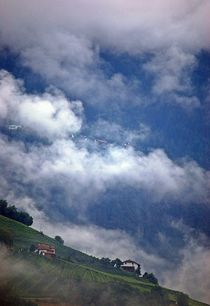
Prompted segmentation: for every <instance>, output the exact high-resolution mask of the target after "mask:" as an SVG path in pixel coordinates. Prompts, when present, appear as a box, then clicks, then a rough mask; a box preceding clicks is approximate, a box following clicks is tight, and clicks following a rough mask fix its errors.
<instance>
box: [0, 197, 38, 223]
mask: <svg viewBox="0 0 210 306" xmlns="http://www.w3.org/2000/svg"><path fill="white" fill-rule="evenodd" d="M0 215H3V216H5V217H7V218H10V219H13V220H16V221H19V222H21V223H23V224H25V225H28V226H30V225H32V223H33V218H32V217H31V216H30V215H29V214H28V213H27V212H25V211H19V210H18V209H17V208H16V207H15V206H14V205H12V206H8V203H7V201H5V200H0Z"/></svg>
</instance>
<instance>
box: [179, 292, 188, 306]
mask: <svg viewBox="0 0 210 306" xmlns="http://www.w3.org/2000/svg"><path fill="white" fill-rule="evenodd" d="M177 305H178V306H188V305H189V297H188V295H186V294H184V293H179V294H178V296H177Z"/></svg>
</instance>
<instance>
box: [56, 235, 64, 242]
mask: <svg viewBox="0 0 210 306" xmlns="http://www.w3.org/2000/svg"><path fill="white" fill-rule="evenodd" d="M55 240H56V241H58V242H59V243H60V244H64V240H63V239H62V238H61V236H55Z"/></svg>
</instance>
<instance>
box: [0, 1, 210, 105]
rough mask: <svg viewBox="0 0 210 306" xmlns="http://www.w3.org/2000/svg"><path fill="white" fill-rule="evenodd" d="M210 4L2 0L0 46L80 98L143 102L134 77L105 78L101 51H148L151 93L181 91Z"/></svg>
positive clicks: (205, 38)
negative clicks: (152, 75) (154, 77)
mask: <svg viewBox="0 0 210 306" xmlns="http://www.w3.org/2000/svg"><path fill="white" fill-rule="evenodd" d="M209 6H210V4H209V1H208V0H202V1H200V0H193V1H187V0H185V1H181V0H178V1H176V2H170V3H169V2H168V1H166V0H156V1H147V2H145V1H143V0H142V1H137V0H133V1H127V0H119V1H114V2H113V1H111V0H109V1H100V2H98V1H96V0H91V1H89V2H88V3H87V1H84V0H80V1H70V2H69V1H67V0H63V1H62V3H59V4H58V3H54V4H53V5H52V3H51V1H49V0H45V1H30V2H28V1H25V0H21V1H16V0H15V1H11V0H8V1H7V2H6V3H5V1H0V12H2V14H1V16H0V17H1V18H0V28H1V32H0V37H1V45H2V47H3V46H9V47H10V48H11V49H12V50H13V51H17V52H20V54H21V58H22V62H23V63H24V64H25V65H27V66H29V67H31V68H32V69H33V71H35V72H37V73H40V74H41V75H42V76H43V77H44V78H45V79H46V80H47V81H48V82H50V83H52V84H56V85H57V86H59V87H60V88H62V89H64V90H65V91H67V92H68V93H70V94H71V95H73V96H75V95H76V96H77V97H79V98H82V99H85V101H86V102H89V103H94V104H98V103H104V102H106V103H109V104H110V103H111V102H113V101H114V102H117V103H120V102H129V103H130V102H132V101H134V102H138V103H141V102H142V97H140V94H139V93H138V94H137V91H138V88H139V81H138V80H136V79H135V78H134V79H133V80H131V79H130V80H128V79H127V78H125V77H124V76H123V75H122V74H118V73H114V74H111V75H110V76H107V75H106V74H105V73H104V72H103V69H102V68H101V67H102V66H103V65H102V66H101V64H104V63H103V62H102V59H101V58H100V50H101V49H105V50H111V51H113V52H114V53H115V54H116V53H123V52H127V53H128V54H130V55H131V56H132V55H137V56H141V55H142V54H145V53H150V54H154V55H155V58H154V59H153V60H152V61H151V62H150V63H148V66H147V67H148V69H149V67H150V71H152V72H153V73H156V72H157V80H156V82H155V84H154V87H153V89H154V92H155V93H160V92H162V91H167V92H168V91H173V90H177V89H180V88H181V89H182V90H183V89H184V88H186V86H188V84H187V82H188V80H189V79H190V78H189V75H190V72H191V69H192V67H190V66H193V64H194V61H195V58H194V56H195V54H197V53H198V52H199V51H200V50H202V49H209V47H210V40H209V33H208V25H209V21H208V20H209V18H208V11H209ZM49 7H50V9H49ZM154 65H155V67H156V68H155V71H154ZM189 67H190V69H189V71H188V72H187V71H186V70H188V68H189ZM157 68H158V71H157ZM159 75H160V76H161V77H160V78H159ZM186 80H187V81H186ZM187 105H189V104H187Z"/></svg>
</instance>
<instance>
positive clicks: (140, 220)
mask: <svg viewBox="0 0 210 306" xmlns="http://www.w3.org/2000/svg"><path fill="white" fill-rule="evenodd" d="M49 7H50V9H49ZM209 9H210V4H209V1H206V0H202V1H197V0H194V1H191V2H190V3H189V1H180V0H177V1H173V2H170V1H166V0H157V1H135V0H133V1H127V0H120V1H114V2H113V1H101V2H100V4H99V3H98V2H97V1H95V0H91V1H89V2H88V3H87V2H86V1H84V0H80V1H66V0H63V1H61V2H59V3H57V2H54V3H53V5H52V3H51V2H50V1H49V0H45V1H30V2H28V1H24V0H21V1H16V0H13V1H10V0H9V1H7V2H6V3H5V2H4V1H0V12H1V13H0V15H1V16H0V17H1V18H0V69H1V70H0V133H1V134H0V136H1V137H0V166H1V171H2V173H4V175H3V176H2V177H1V179H0V193H1V197H2V198H6V199H7V200H8V201H9V202H10V203H14V204H16V205H17V206H18V207H20V208H22V209H25V210H26V211H28V212H29V213H31V215H32V216H33V217H34V226H35V227H36V228H42V229H43V230H44V231H45V232H46V233H48V234H51V235H54V234H62V235H63V237H64V239H65V241H66V243H67V244H69V245H72V246H74V247H75V248H79V249H81V250H83V251H87V252H90V253H93V254H95V255H97V256H109V257H113V258H114V257H116V256H118V257H121V258H127V257H133V258H134V259H136V260H139V261H143V266H144V267H145V269H146V270H153V271H155V272H157V273H159V274H160V278H161V281H162V283H163V284H164V285H168V286H172V287H174V288H177V289H179V288H180V287H182V288H181V289H184V290H186V291H187V292H188V293H190V294H194V296H195V297H196V298H203V300H205V301H209V300H210V296H209V293H208V292H209V290H208V286H209V285H208V284H205V285H203V286H201V288H200V289H198V286H196V285H195V287H191V288H188V285H187V284H188V283H189V278H190V277H192V276H193V277H195V275H194V274H193V273H194V272H193V269H192V266H191V265H189V257H190V256H191V257H190V258H191V259H190V262H192V265H198V266H200V265H201V260H202V261H207V260H208V259H209V257H210V256H209V249H208V248H207V247H206V246H208V245H209V227H208V218H209V217H210V209H209V204H210V203H209V183H210V159H209V149H210V138H209V128H210V124H209V122H210V121H209V119H210V112H209V105H210V104H209V102H210V85H209V76H210V70H209V69H210V68H209V62H210V53H209V49H210V40H209V32H208V28H209V16H208V15H209V14H208V11H209ZM12 126H14V127H13V129H12ZM160 215H161V218H160ZM202 220H203V221H202ZM75 237H77V239H75ZM99 241H100V243H99ZM128 245H129V247H127V246H128ZM107 246H108V247H107ZM157 246H158V247H157ZM174 252H176V256H174V260H173V261H172V262H173V264H174V265H177V266H176V270H177V274H176V275H175V276H174V277H173V281H172V280H171V276H170V273H171V270H170V269H171V268H172V267H170V261H169V258H170V256H171V254H173V253H174ZM201 253H202V255H201ZM190 254H191V255H190ZM209 269H210V267H209V266H208V268H206V269H205V270H204V269H202V268H201V271H200V272H199V273H196V281H195V284H200V281H201V279H205V275H206V273H207V272H208V271H209ZM186 270H187V271H189V272H188V273H187V275H188V277H187V276H186V273H184V271H186ZM161 271H162V272H163V271H164V273H162V272H161ZM161 273H162V274H161ZM180 279H181V281H180Z"/></svg>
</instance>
